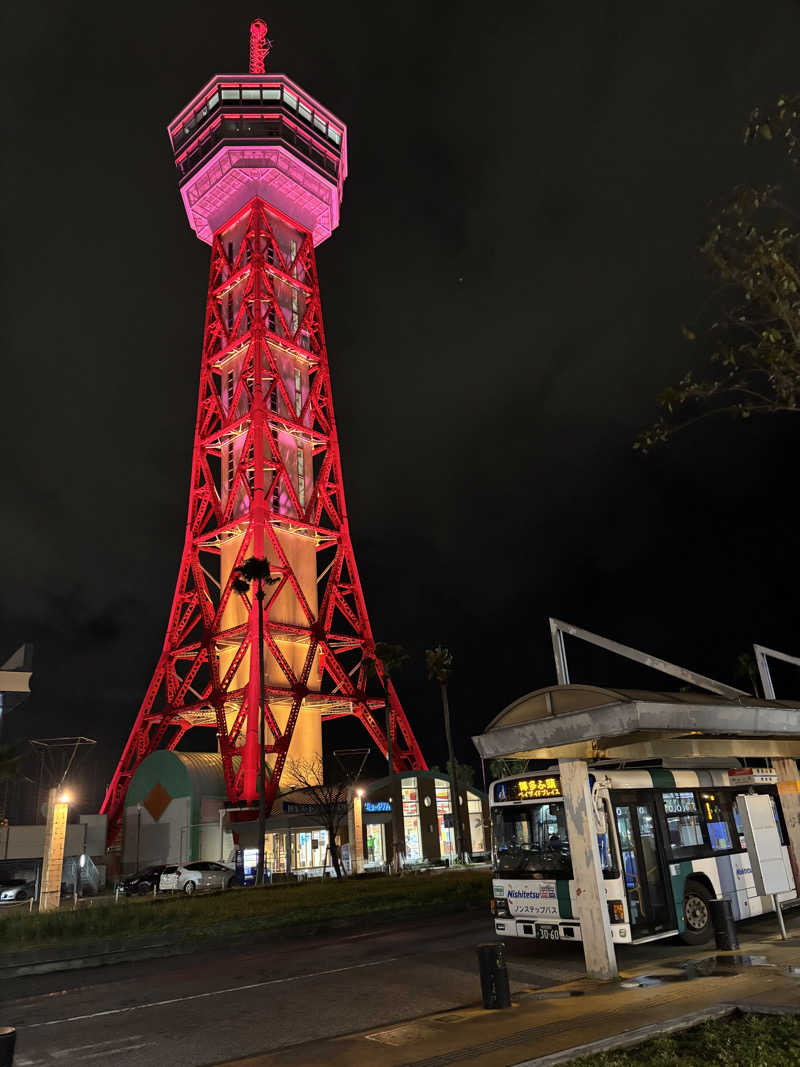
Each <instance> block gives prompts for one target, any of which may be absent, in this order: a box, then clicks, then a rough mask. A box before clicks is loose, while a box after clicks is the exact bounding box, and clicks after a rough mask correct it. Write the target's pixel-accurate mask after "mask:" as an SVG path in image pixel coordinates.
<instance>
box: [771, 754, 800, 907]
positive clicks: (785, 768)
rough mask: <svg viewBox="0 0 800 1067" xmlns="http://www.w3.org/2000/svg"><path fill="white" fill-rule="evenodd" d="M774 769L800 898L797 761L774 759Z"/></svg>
mask: <svg viewBox="0 0 800 1067" xmlns="http://www.w3.org/2000/svg"><path fill="white" fill-rule="evenodd" d="M772 769H773V770H774V771H775V773H776V774H777V776H778V796H779V797H780V801H781V808H782V809H783V819H784V822H785V823H786V832H787V834H788V837H789V840H788V842H787V843H788V845H789V859H790V860H791V863H792V874H794V891H795V894H796V895H797V896H800V775H798V773H797V761H796V760H793V759H775V757H774V756H773V758H772Z"/></svg>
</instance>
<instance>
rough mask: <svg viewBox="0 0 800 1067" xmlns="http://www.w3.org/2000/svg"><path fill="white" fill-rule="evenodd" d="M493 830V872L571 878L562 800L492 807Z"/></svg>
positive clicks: (570, 863)
mask: <svg viewBox="0 0 800 1067" xmlns="http://www.w3.org/2000/svg"><path fill="white" fill-rule="evenodd" d="M493 830H494V866H495V870H496V871H498V872H500V871H502V872H503V873H505V874H524V875H525V876H527V877H530V876H531V875H537V874H538V875H539V876H540V877H545V878H571V877H572V861H571V859H570V855H569V842H568V840H567V824H566V820H565V818H564V802H563V801H561V800H559V801H556V802H555V803H548V804H530V805H525V807H522V806H521V805H514V807H507V808H506V807H502V808H499V807H498V808H495V809H494V813H493Z"/></svg>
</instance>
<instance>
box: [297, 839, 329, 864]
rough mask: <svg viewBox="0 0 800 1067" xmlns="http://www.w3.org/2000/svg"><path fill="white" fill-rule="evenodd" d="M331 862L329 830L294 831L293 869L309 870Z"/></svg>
mask: <svg viewBox="0 0 800 1067" xmlns="http://www.w3.org/2000/svg"><path fill="white" fill-rule="evenodd" d="M329 862H330V857H329V855H328V831H327V830H316V829H314V830H294V831H292V869H293V870H297V871H302V870H308V869H309V868H311V867H323V866H325V865H326V863H329Z"/></svg>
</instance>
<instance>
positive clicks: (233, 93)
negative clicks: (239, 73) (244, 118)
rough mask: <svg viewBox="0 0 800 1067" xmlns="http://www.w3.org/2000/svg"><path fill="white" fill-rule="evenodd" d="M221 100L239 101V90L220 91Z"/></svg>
mask: <svg viewBox="0 0 800 1067" xmlns="http://www.w3.org/2000/svg"><path fill="white" fill-rule="evenodd" d="M222 99H223V100H238V99H239V90H238V89H223V90H222Z"/></svg>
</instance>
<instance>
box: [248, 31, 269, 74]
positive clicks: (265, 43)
mask: <svg viewBox="0 0 800 1067" xmlns="http://www.w3.org/2000/svg"><path fill="white" fill-rule="evenodd" d="M270 48H272V41H270V40H269V38H268V37H267V24H266V22H264V20H263V19H255V20H254V21H253V22H251V23H250V73H251V74H263V73H264V60H265V59H266V58H267V56H268V55H269V50H270Z"/></svg>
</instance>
